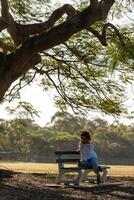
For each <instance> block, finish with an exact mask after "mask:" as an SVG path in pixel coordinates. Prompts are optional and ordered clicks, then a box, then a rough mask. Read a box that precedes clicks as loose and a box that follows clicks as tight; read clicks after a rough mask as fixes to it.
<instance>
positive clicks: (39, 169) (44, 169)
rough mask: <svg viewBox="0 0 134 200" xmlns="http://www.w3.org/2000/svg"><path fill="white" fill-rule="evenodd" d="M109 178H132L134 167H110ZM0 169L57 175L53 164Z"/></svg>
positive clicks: (16, 164) (10, 165) (4, 164)
mask: <svg viewBox="0 0 134 200" xmlns="http://www.w3.org/2000/svg"><path fill="white" fill-rule="evenodd" d="M110 167H111V168H110V169H109V175H110V176H131V177H134V166H127V165H110ZM0 169H8V170H13V171H16V172H24V173H50V174H56V173H58V166H57V164H53V163H31V162H12V163H10V162H0Z"/></svg>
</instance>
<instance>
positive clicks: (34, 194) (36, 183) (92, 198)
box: [0, 173, 134, 200]
mask: <svg viewBox="0 0 134 200" xmlns="http://www.w3.org/2000/svg"><path fill="white" fill-rule="evenodd" d="M54 181H55V177H54V176H50V175H49V176H48V175H41V174H22V173H17V174H16V173H14V174H13V175H12V176H11V177H10V176H8V175H7V177H5V176H1V183H0V200H111V199H114V200H115V199H116V200H118V199H122V200H134V178H128V177H126V178H125V177H120V178H118V177H116V178H112V177H109V179H108V180H107V182H109V183H110V182H113V183H116V182H122V184H120V185H107V186H99V187H93V188H86V189H77V188H65V187H61V188H56V187H47V184H48V183H49V184H50V185H51V184H52V183H54Z"/></svg>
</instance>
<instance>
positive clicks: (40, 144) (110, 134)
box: [0, 112, 134, 164]
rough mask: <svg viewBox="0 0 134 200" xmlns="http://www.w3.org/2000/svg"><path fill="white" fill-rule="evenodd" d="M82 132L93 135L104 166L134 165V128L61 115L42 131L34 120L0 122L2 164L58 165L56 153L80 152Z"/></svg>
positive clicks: (0, 157) (22, 118)
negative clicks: (19, 162) (42, 163)
mask: <svg viewBox="0 0 134 200" xmlns="http://www.w3.org/2000/svg"><path fill="white" fill-rule="evenodd" d="M82 130H88V131H90V132H91V134H92V140H93V142H94V145H95V148H96V151H97V153H98V157H99V160H100V162H101V163H102V164H103V163H110V164H134V158H133V149H134V125H130V126H126V125H124V124H120V123H113V124H110V125H109V124H108V123H107V121H105V120H102V119H99V118H97V119H94V120H89V119H86V118H85V117H79V116H74V115H71V114H69V113H62V112H57V113H55V115H54V116H53V117H52V118H51V124H49V125H47V126H45V127H40V126H39V125H37V124H35V122H34V121H32V120H31V119H30V118H26V117H19V118H15V119H13V120H8V121H6V120H2V119H1V121H0V138H1V139H0V160H15V161H32V162H54V161H55V156H54V152H55V150H76V149H77V148H78V143H79V135H80V132H81V131H82Z"/></svg>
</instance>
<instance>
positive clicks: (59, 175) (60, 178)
mask: <svg viewBox="0 0 134 200" xmlns="http://www.w3.org/2000/svg"><path fill="white" fill-rule="evenodd" d="M64 174H65V173H64V172H63V171H60V172H59V174H58V175H57V177H56V184H60V183H61V181H62V176H63V175H64Z"/></svg>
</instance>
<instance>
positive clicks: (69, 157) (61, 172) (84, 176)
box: [55, 151, 110, 185]
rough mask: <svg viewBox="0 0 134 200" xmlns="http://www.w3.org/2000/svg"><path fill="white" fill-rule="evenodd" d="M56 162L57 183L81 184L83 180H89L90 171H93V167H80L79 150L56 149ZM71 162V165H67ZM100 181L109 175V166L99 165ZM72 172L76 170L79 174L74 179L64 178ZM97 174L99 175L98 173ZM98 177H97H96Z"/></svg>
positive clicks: (103, 180)
mask: <svg viewBox="0 0 134 200" xmlns="http://www.w3.org/2000/svg"><path fill="white" fill-rule="evenodd" d="M55 155H56V162H57V163H58V175H57V177H56V184H60V183H64V184H74V185H79V184H80V183H81V182H84V181H86V180H88V178H89V177H88V173H89V172H91V171H92V172H93V169H89V168H83V167H79V165H78V163H79V162H80V153H79V152H78V151H56V152H55ZM67 164H71V165H74V166H71V165H67ZM99 166H100V169H101V172H99V173H100V182H101V183H104V182H105V180H106V178H107V175H108V169H109V168H110V167H109V166H104V165H99ZM70 172H75V173H76V174H77V176H76V178H75V179H74V180H71V181H70V180H64V179H63V178H64V176H65V175H66V174H68V173H70ZM96 176H97V175H96ZM96 178H97V177H96Z"/></svg>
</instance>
